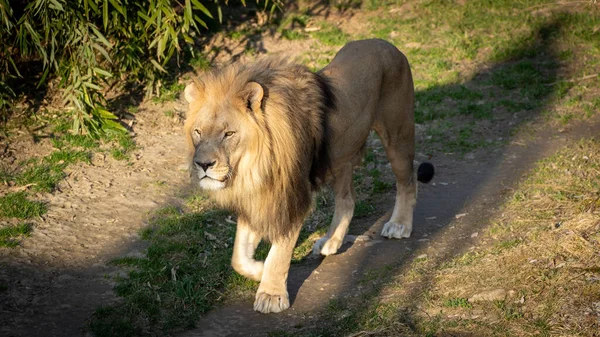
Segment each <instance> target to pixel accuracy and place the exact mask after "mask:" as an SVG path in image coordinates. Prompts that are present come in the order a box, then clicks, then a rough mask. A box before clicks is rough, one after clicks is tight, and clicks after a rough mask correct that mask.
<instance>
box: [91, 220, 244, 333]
mask: <svg viewBox="0 0 600 337" xmlns="http://www.w3.org/2000/svg"><path fill="white" fill-rule="evenodd" d="M227 215H229V213H227V212H223V211H207V212H203V213H195V214H185V213H183V214H181V213H180V212H179V211H177V210H174V209H167V210H163V211H162V212H161V214H160V215H158V216H156V217H155V218H154V219H153V220H152V222H151V223H152V225H151V227H150V228H148V229H146V230H144V231H142V238H143V239H144V240H147V241H149V243H150V246H149V247H148V249H147V256H146V257H143V258H132V257H125V258H120V259H117V260H115V261H113V264H115V265H120V266H124V267H127V268H130V269H131V271H130V272H129V275H128V277H125V278H120V279H118V280H117V281H118V284H117V286H116V287H115V291H116V293H117V295H119V296H121V297H123V301H122V303H120V304H118V305H115V306H112V307H105V308H102V309H99V310H98V311H97V312H96V314H95V315H94V318H93V320H92V322H91V323H90V329H91V331H92V332H93V333H94V334H95V335H96V336H132V335H136V334H140V333H141V332H142V331H148V330H149V331H155V332H157V333H159V334H160V335H165V334H167V333H168V332H171V331H173V330H176V329H180V328H190V327H192V326H193V325H194V323H195V320H196V319H197V318H198V316H199V315H200V314H201V313H203V312H206V311H207V310H209V309H210V308H212V306H213V305H214V303H215V301H217V300H218V299H219V298H222V295H221V293H222V291H223V289H224V287H225V285H226V284H227V283H228V281H229V280H230V278H231V277H232V270H231V267H230V265H229V260H230V258H231V249H232V245H233V236H234V234H235V228H234V226H233V225H231V224H228V223H227V222H225V221H224V220H225V217H226V216H227Z"/></svg>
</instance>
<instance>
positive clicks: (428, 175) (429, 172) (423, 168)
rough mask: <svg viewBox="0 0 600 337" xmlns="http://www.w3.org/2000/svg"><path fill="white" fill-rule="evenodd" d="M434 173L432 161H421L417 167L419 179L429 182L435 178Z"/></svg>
mask: <svg viewBox="0 0 600 337" xmlns="http://www.w3.org/2000/svg"><path fill="white" fill-rule="evenodd" d="M434 174H435V169H434V168H433V164H432V163H427V162H425V163H421V165H419V168H418V169H417V180H418V181H420V182H422V183H425V184H427V183H428V182H429V181H431V179H433V175H434Z"/></svg>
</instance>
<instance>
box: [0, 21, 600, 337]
mask: <svg viewBox="0 0 600 337" xmlns="http://www.w3.org/2000/svg"><path fill="white" fill-rule="evenodd" d="M359 19H360V18H357V17H355V16H353V17H351V18H350V19H348V20H359ZM350 26H354V27H357V26H359V25H356V24H352V25H350ZM224 42H225V43H226V44H229V45H230V46H232V47H231V48H225V49H221V50H220V52H223V55H215V56H216V59H217V62H218V61H219V60H225V59H231V58H234V56H235V55H238V56H239V55H242V52H240V51H243V50H244V48H245V45H244V43H241V42H239V41H238V42H236V43H233V42H232V41H224ZM215 43H219V44H220V43H222V42H215ZM255 45H256V46H258V47H259V48H256V49H257V50H258V51H259V52H267V51H268V52H269V53H273V52H279V51H286V52H287V53H289V54H291V55H294V54H296V55H300V53H301V51H303V50H304V49H305V48H306V46H304V45H303V42H300V43H295V42H289V41H281V40H278V39H275V38H270V37H264V38H263V39H261V40H260V43H255ZM210 48H212V47H211V46H209V47H207V50H208V49H210ZM213 50H214V49H213ZM166 110H167V108H166V107H165V106H159V105H153V104H151V103H144V104H142V106H141V108H140V111H139V112H138V113H137V114H136V116H135V117H136V119H135V120H136V124H135V125H134V127H133V129H134V131H135V138H134V139H135V141H136V144H137V146H138V147H137V149H136V150H135V151H134V153H133V155H132V158H133V159H132V160H130V161H116V160H114V159H112V158H110V157H109V156H104V155H102V154H96V155H95V156H94V158H93V160H92V163H91V164H90V165H87V164H81V165H73V166H72V167H71V168H70V169H69V171H68V176H67V178H66V179H65V180H64V181H63V182H61V183H60V186H59V188H58V190H57V191H55V192H54V193H52V194H43V195H39V198H40V199H42V200H47V202H48V213H47V214H46V215H44V216H43V217H42V218H41V219H39V220H38V221H36V226H35V228H34V230H33V232H32V235H31V237H29V238H27V239H26V240H24V241H23V243H22V246H21V247H19V248H17V249H0V265H1V266H2V268H1V269H0V284H3V285H6V286H7V290H5V291H0V335H2V336H7V337H9V336H79V335H85V334H86V332H85V331H84V330H82V328H83V327H84V326H85V324H86V322H87V320H88V319H89V317H90V315H91V314H92V313H93V312H94V311H95V310H96V309H97V308H98V307H99V306H101V305H106V304H110V303H113V302H114V301H115V300H116V297H115V295H114V293H113V292H112V286H113V283H112V281H111V278H110V277H106V276H107V275H108V276H110V275H114V274H115V273H118V272H119V270H118V269H114V268H113V267H110V266H107V262H108V261H110V260H111V259H113V258H115V257H119V256H123V255H140V254H143V253H142V252H143V250H144V248H145V246H144V245H145V244H144V242H143V241H141V240H140V238H139V237H138V234H137V233H138V231H139V229H141V228H143V227H144V226H145V219H146V217H147V215H148V214H149V212H152V211H153V210H154V209H157V208H161V207H164V206H166V205H169V204H173V203H179V202H181V198H182V197H183V196H185V195H186V193H187V189H188V180H187V172H186V171H185V169H184V167H185V166H184V152H183V151H184V148H183V141H182V140H183V135H182V133H181V122H180V121H179V120H177V119H172V118H167V117H165V116H164V114H163V111H166ZM530 117H533V116H524V115H523V116H519V118H518V119H517V120H505V121H503V122H500V123H497V124H496V125H493V126H492V127H491V128H492V129H493V130H492V131H494V132H495V131H497V130H503V131H502V132H501V134H508V132H509V131H510V130H511V129H512V128H514V127H515V126H516V125H518V124H520V123H521V122H524V121H525V119H526V118H530ZM515 122H516V123H515ZM551 130H555V129H551ZM598 131H600V119H598V118H596V119H595V120H594V121H587V122H586V123H582V124H581V125H580V126H579V127H577V128H572V129H570V130H569V129H567V130H563V132H561V133H555V131H550V130H538V131H535V132H534V136H530V137H527V138H525V140H523V141H519V142H512V143H509V144H508V145H506V146H501V147H495V148H493V150H491V151H490V150H489V149H480V150H478V151H475V152H474V153H471V154H469V156H464V157H463V156H460V155H457V154H452V153H444V152H440V151H433V152H431V153H427V154H424V153H420V154H419V155H418V156H417V159H418V160H419V161H422V160H425V159H429V160H430V161H431V162H433V163H434V164H435V166H436V176H435V178H434V180H433V182H432V183H430V184H429V185H423V184H421V185H420V186H419V197H418V203H417V207H416V209H415V219H414V223H415V226H414V232H413V234H412V236H411V238H409V239H405V240H384V239H382V238H381V237H380V236H379V235H378V233H379V231H380V229H381V227H382V225H383V224H384V223H385V221H386V219H387V218H389V216H390V211H391V209H392V205H393V200H394V199H393V198H394V196H393V194H391V193H388V194H382V195H381V199H380V200H379V202H378V203H377V204H376V205H374V206H375V207H376V212H374V214H375V215H373V216H371V217H365V218H361V219H355V220H353V223H352V225H351V234H354V235H366V236H368V239H367V240H363V241H360V240H357V241H356V242H355V243H354V244H347V245H345V246H344V247H343V249H342V251H341V252H340V253H338V254H336V255H334V256H330V257H327V258H324V259H314V260H310V261H307V262H305V263H301V264H299V265H294V266H293V267H292V269H291V271H290V276H289V277H290V279H289V290H290V295H291V297H292V301H293V303H292V307H291V308H290V309H289V310H288V311H286V312H284V313H281V314H270V315H262V314H258V313H256V312H254V311H252V301H251V300H248V301H243V302H241V303H229V304H226V305H224V306H222V307H220V308H217V309H215V310H213V311H212V312H211V313H209V314H208V315H206V316H205V317H203V318H201V319H200V320H199V322H198V324H197V327H198V328H197V329H196V330H192V331H188V332H185V333H183V334H182V336H249V335H254V336H261V335H265V334H266V332H268V331H270V330H272V329H274V328H277V327H281V328H286V329H292V327H294V326H297V325H303V326H307V325H310V324H312V323H311V322H313V323H314V322H315V320H316V319H317V317H315V316H314V315H315V313H316V312H317V310H319V309H322V308H323V307H324V306H325V305H326V304H327V303H328V302H329V300H330V299H332V298H337V297H347V296H356V294H358V293H360V289H361V285H360V282H358V280H360V279H361V278H362V277H363V275H364V273H365V271H367V270H369V269H372V268H378V267H382V266H393V267H395V268H402V266H403V264H404V263H406V262H407V261H412V260H413V259H414V258H415V257H416V256H419V255H422V254H427V255H428V256H430V257H432V256H436V257H438V258H439V260H440V261H443V260H448V259H450V258H452V257H453V256H455V255H456V254H459V253H460V252H464V251H466V250H467V249H469V247H471V246H472V245H474V244H476V242H477V240H478V239H477V237H475V238H473V237H472V233H475V232H478V231H479V230H481V228H482V227H483V226H486V224H487V221H486V220H487V219H489V218H490V217H491V216H492V215H493V214H494V212H496V211H497V208H498V207H499V206H500V205H501V204H502V202H503V201H504V200H505V197H506V196H507V193H508V192H509V191H510V189H511V188H512V187H514V185H515V183H516V182H518V181H519V179H520V178H521V177H522V176H523V174H525V173H526V172H527V171H528V170H529V169H530V168H531V166H532V164H533V163H535V161H537V160H539V159H541V158H543V157H544V156H546V155H547V154H548V153H550V152H551V151H552V150H553V149H555V148H557V147H558V146H560V145H561V144H564V142H565V141H566V140H567V139H570V138H577V137H581V136H582V135H585V134H599V133H598ZM9 146H10V147H11V148H12V149H13V152H14V153H15V156H19V155H23V153H26V152H27V151H25V149H33V150H30V151H33V152H35V153H37V154H39V153H43V152H44V151H48V149H49V145H48V143H44V142H42V143H41V144H37V145H33V144H32V142H31V140H30V139H29V138H28V137H21V139H17V140H15V141H13V142H12V143H11V144H10V145H9ZM21 150H22V151H21ZM26 154H27V153H26ZM3 160H4V159H3ZM387 174H389V172H388V173H387ZM462 214H464V216H460V215H462ZM361 238H364V237H361ZM406 286H407V287H408V288H409V289H412V288H415V289H416V288H418V287H423V286H427V285H421V284H420V285H416V284H409V285H406ZM410 287H412V288H410Z"/></svg>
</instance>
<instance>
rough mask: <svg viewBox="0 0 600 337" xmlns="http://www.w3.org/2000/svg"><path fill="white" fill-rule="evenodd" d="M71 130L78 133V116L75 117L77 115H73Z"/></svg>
mask: <svg viewBox="0 0 600 337" xmlns="http://www.w3.org/2000/svg"><path fill="white" fill-rule="evenodd" d="M73 132H74V133H75V134H78V133H79V118H77V116H75V118H74V119H73Z"/></svg>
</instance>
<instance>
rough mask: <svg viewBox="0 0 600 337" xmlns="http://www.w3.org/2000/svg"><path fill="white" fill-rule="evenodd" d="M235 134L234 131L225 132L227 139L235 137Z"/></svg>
mask: <svg viewBox="0 0 600 337" xmlns="http://www.w3.org/2000/svg"><path fill="white" fill-rule="evenodd" d="M234 134H235V132H234V131H227V132H225V138H229V137H231V136H233V135H234Z"/></svg>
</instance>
